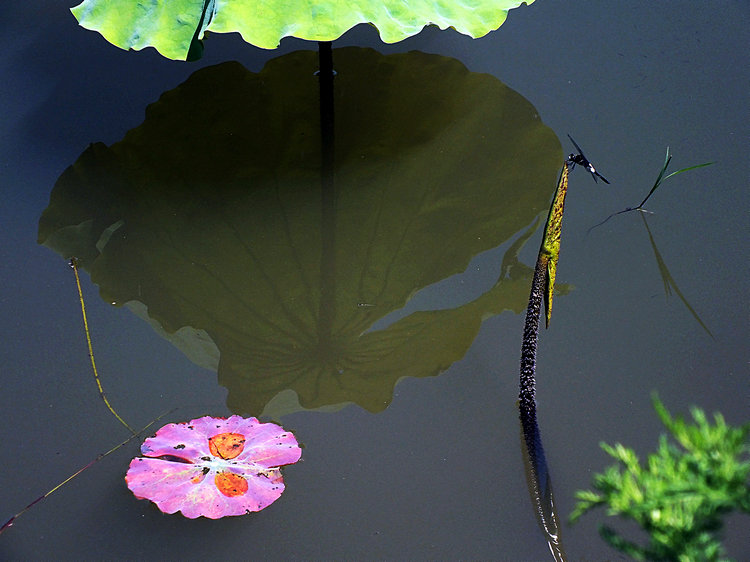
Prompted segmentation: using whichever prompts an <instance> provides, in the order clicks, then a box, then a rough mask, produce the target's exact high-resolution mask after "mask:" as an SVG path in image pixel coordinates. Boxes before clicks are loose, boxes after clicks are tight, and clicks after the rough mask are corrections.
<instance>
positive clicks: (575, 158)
mask: <svg viewBox="0 0 750 562" xmlns="http://www.w3.org/2000/svg"><path fill="white" fill-rule="evenodd" d="M568 138H569V139H570V142H572V143H573V146H575V147H576V150H577V151H578V154H572V153H571V154H569V155H568V158H567V159H566V163H568V164H570V165H571V169H572V168H575V166H576V164H578V165H579V166H583V167H584V168H586V169H587V170H588V171H589V172H590V173H591V177H592V178H594V181H595V182H597V183H599V182H598V180H597V179H596V177H597V176H599V177H600V178H601V180H602V181H603V182H604V183H607V184H608V183H609V182H608V181H607V178H605V177H604V176H603V175H601V174H600V173H599V172H597V171H596V168H594V165H593V164H592V163H591V162H589V159H588V158H586V155H585V154H584V153H583V150H581V147H580V146H578V143H577V142H576V141H574V140H573V137H571V136H570V135H568Z"/></svg>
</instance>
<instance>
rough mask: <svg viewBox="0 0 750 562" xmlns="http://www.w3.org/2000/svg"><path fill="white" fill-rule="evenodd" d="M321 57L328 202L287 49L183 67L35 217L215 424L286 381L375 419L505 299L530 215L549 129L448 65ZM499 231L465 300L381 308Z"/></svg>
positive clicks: (310, 77)
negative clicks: (209, 373)
mask: <svg viewBox="0 0 750 562" xmlns="http://www.w3.org/2000/svg"><path fill="white" fill-rule="evenodd" d="M333 56H334V62H335V66H336V69H337V72H338V74H337V76H336V80H335V92H334V96H335V164H334V166H335V170H334V174H335V194H334V195H335V197H333V198H332V199H333V202H332V203H331V202H330V201H329V203H328V204H326V205H324V204H323V198H322V197H321V166H320V160H321V157H320V154H321V147H320V122H319V114H320V113H319V106H318V99H319V94H318V79H317V78H316V77H315V76H314V71H315V70H316V69H317V56H316V53H315V52H312V51H302V52H296V53H291V54H289V55H284V56H283V57H279V58H278V59H275V60H273V61H270V62H269V63H268V65H267V66H266V68H264V69H263V71H261V72H260V73H258V74H255V73H251V72H248V71H247V70H246V69H245V68H243V67H242V66H241V65H239V64H238V63H224V64H221V65H217V66H214V67H209V68H206V69H202V70H200V71H197V72H196V73H194V74H193V75H192V76H191V77H190V78H189V79H188V80H187V81H186V82H185V83H183V84H182V85H180V86H179V87H178V88H175V89H174V90H171V91H169V92H165V93H164V94H163V95H162V97H161V99H160V100H159V102H157V103H154V104H152V105H151V106H149V108H148V109H147V111H146V120H145V122H144V123H143V124H142V125H140V126H139V127H137V128H136V129H133V130H131V131H130V132H128V133H127V135H126V136H125V138H124V139H123V140H121V141H119V142H117V143H115V144H114V145H112V146H111V147H106V146H104V145H103V144H100V143H97V144H94V145H92V146H91V147H90V148H89V149H87V150H86V151H85V152H84V153H83V154H82V155H81V157H80V158H79V159H78V161H77V162H76V163H75V164H74V165H73V166H71V167H70V168H69V169H68V170H67V171H66V172H65V173H64V174H63V175H62V176H61V177H60V179H59V180H58V182H57V185H56V186H55V188H54V190H53V192H52V195H51V199H50V205H49V207H48V208H47V209H46V210H45V212H44V214H43V216H42V218H41V220H40V225H39V240H40V242H43V243H44V244H46V245H48V246H50V247H52V248H54V249H56V250H57V251H59V252H60V253H61V254H62V255H63V256H65V257H66V258H69V257H70V255H72V254H74V255H76V257H78V259H79V263H80V264H81V266H82V267H83V268H84V269H85V270H87V271H89V272H90V274H91V278H92V280H93V281H94V282H95V283H96V284H97V285H99V288H100V291H101V295H102V297H103V298H104V299H105V300H106V302H109V303H115V304H116V305H118V306H119V305H122V304H124V303H138V305H139V307H140V310H141V311H142V312H143V313H144V316H145V315H147V317H148V318H149V319H150V320H151V321H152V322H153V323H154V324H156V325H157V327H158V329H159V330H160V332H161V333H163V334H165V335H166V337H168V338H170V340H171V341H173V342H174V343H175V344H176V345H178V346H179V347H180V349H182V350H183V351H184V352H185V353H186V354H187V355H188V356H189V357H190V358H191V359H193V360H194V361H196V363H199V364H201V365H205V366H207V367H210V368H213V369H217V370H218V376H219V382H220V383H221V384H222V385H223V386H225V387H226V388H227V389H228V390H229V395H228V398H227V403H228V405H229V407H230V409H231V410H232V411H233V412H235V413H249V414H257V413H259V412H262V411H263V410H264V408H265V407H266V405H267V404H268V403H269V401H270V400H272V399H273V398H274V397H276V396H277V395H279V394H280V393H282V392H284V391H287V390H291V391H294V393H296V395H297V396H298V399H299V403H300V404H301V405H302V406H303V407H305V408H320V407H326V406H329V405H336V404H341V403H345V402H356V403H357V404H359V405H361V406H362V407H363V408H365V409H367V410H370V411H373V412H377V411H381V410H383V409H384V408H385V407H386V406H387V405H388V404H389V403H390V401H391V399H392V394H393V387H394V385H395V384H396V381H398V380H399V379H400V378H402V377H427V376H434V375H437V374H439V373H441V372H442V371H445V370H446V369H447V368H448V367H450V365H451V364H452V363H454V362H455V361H458V360H459V359H461V358H462V357H463V355H464V354H465V353H466V350H467V349H469V347H470V346H471V344H472V342H473V340H474V338H475V336H476V334H477V332H478V331H479V328H480V326H481V324H482V321H483V320H484V319H485V318H488V317H490V316H492V315H494V314H499V313H501V312H503V311H504V310H513V311H515V312H520V311H522V310H525V308H526V302H527V298H528V287H529V282H530V279H531V270H530V268H529V267H528V266H524V265H523V264H519V263H518V260H517V257H516V256H517V253H518V251H519V248H520V246H522V244H523V241H524V240H525V238H523V237H519V235H518V233H519V232H522V231H525V230H526V229H527V228H528V226H529V225H530V224H532V223H533V221H534V219H535V218H536V217H537V216H538V215H539V213H540V212H542V211H543V210H546V209H547V207H548V205H549V197H550V195H551V189H552V187H553V186H554V182H555V180H556V177H557V173H558V169H559V163H560V162H561V161H562V150H561V147H560V144H559V141H558V140H557V138H556V136H555V135H554V133H553V132H552V131H551V130H550V129H549V128H548V127H546V126H545V125H544V124H543V123H542V121H541V120H540V118H539V116H538V114H537V112H536V110H535V109H534V107H533V106H532V105H531V104H529V103H528V101H527V100H525V99H524V98H523V97H522V96H520V95H519V94H518V93H516V92H514V91H513V90H511V89H509V88H507V87H506V86H504V85H503V84H502V83H500V82H499V81H498V80H497V79H496V78H494V77H492V76H490V75H487V74H477V73H472V72H469V71H468V70H467V69H466V68H465V67H464V66H463V65H461V64H460V63H459V62H457V61H455V60H453V59H449V58H446V57H440V56H436V55H426V54H423V53H416V52H413V53H408V54H399V55H388V56H383V55H380V54H379V53H377V52H375V51H373V50H371V49H359V48H346V49H335V50H334V53H333ZM509 240H516V241H517V242H514V243H513V245H511V244H510V243H508V244H507V246H506V250H505V258H502V257H500V256H498V259H497V271H496V275H497V277H494V276H493V277H492V278H489V279H487V282H486V285H484V286H483V287H482V288H481V289H480V290H477V291H476V292H475V293H474V294H473V295H471V296H462V297H461V300H458V301H454V302H452V303H451V304H450V305H440V306H442V307H443V308H442V309H440V310H418V311H414V310H411V311H410V312H409V313H406V312H402V309H403V307H404V306H405V305H406V304H407V303H408V302H409V301H410V298H411V297H412V295H413V294H414V293H415V292H417V291H419V290H420V289H423V288H425V287H428V286H430V285H432V284H435V283H438V282H441V281H443V280H445V279H446V278H449V277H451V276H453V275H458V274H462V273H463V272H464V271H465V270H466V268H467V266H468V264H469V262H470V261H471V259H472V258H473V257H474V256H476V255H477V254H479V253H480V252H484V251H487V250H491V249H494V248H497V247H498V246H500V245H501V244H504V243H506V242H507V241H509ZM501 261H504V265H505V266H506V267H502V268H501V266H500V262H501ZM493 282H494V284H493ZM141 303H142V304H141ZM265 415H277V412H276V411H273V412H271V411H266V412H265Z"/></svg>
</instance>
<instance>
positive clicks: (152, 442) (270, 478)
mask: <svg viewBox="0 0 750 562" xmlns="http://www.w3.org/2000/svg"><path fill="white" fill-rule="evenodd" d="M141 453H142V454H143V455H145V457H146V458H144V457H136V458H135V459H133V460H132V462H131V463H130V468H129V469H128V473H127V475H126V476H125V480H126V482H127V483H128V488H130V490H131V491H132V492H133V494H135V496H136V497H137V498H139V499H149V500H151V501H153V502H154V503H155V504H156V505H157V506H158V507H159V509H160V510H161V511H163V512H164V513H175V512H177V511H181V512H182V514H183V515H184V516H185V517H189V518H191V519H194V518H196V517H200V516H204V517H209V518H211V519H218V518H220V517H224V516H227V515H244V514H245V513H250V512H252V511H260V510H261V509H263V508H265V507H267V506H269V505H270V504H272V503H273V502H274V501H276V500H277V499H278V498H279V497H280V496H281V493H282V492H283V491H284V480H283V478H282V476H281V470H280V469H279V467H280V466H283V465H287V464H292V463H295V462H297V461H298V460H299V458H300V456H301V454H302V451H301V450H300V448H299V445H298V444H297V440H296V439H295V437H294V435H292V434H291V433H290V432H288V431H285V430H284V428H282V427H281V426H278V425H276V424H273V423H260V422H259V421H258V420H257V419H256V418H243V417H241V416H231V417H229V418H226V419H224V418H212V417H210V416H205V417H203V418H198V419H195V420H192V421H190V422H189V423H170V424H167V425H165V426H164V427H162V428H161V429H160V430H159V431H157V432H156V435H154V436H153V437H149V438H148V439H146V440H145V441H144V442H143V445H142V446H141Z"/></svg>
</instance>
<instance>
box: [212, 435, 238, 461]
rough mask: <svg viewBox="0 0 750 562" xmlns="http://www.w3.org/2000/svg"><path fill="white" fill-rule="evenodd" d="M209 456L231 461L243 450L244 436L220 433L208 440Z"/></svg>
mask: <svg viewBox="0 0 750 562" xmlns="http://www.w3.org/2000/svg"><path fill="white" fill-rule="evenodd" d="M208 448H209V450H210V451H211V454H212V455H213V456H215V457H220V458H222V459H233V458H234V457H236V456H237V455H239V454H240V453H241V452H242V449H244V448H245V436H244V435H242V434H241V433H220V434H219V435H214V436H213V437H211V438H210V439H209V440H208Z"/></svg>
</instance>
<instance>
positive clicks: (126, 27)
mask: <svg viewBox="0 0 750 562" xmlns="http://www.w3.org/2000/svg"><path fill="white" fill-rule="evenodd" d="M531 2H533V0H525V3H526V4H531ZM522 3H524V0H461V1H457V0H410V1H408V2H405V1H404V0H313V1H306V2H300V1H299V0H266V1H263V2H259V1H257V0H205V1H204V0H154V1H151V2H142V1H139V0H84V2H82V3H81V4H79V5H78V6H76V7H75V8H73V9H72V12H73V14H74V15H75V17H76V19H77V20H78V22H79V23H80V24H81V25H82V26H83V27H85V28H86V29H91V30H94V31H98V32H99V33H101V34H102V35H103V36H104V38H105V39H107V41H109V42H110V43H112V44H114V45H116V46H118V47H120V48H122V49H135V50H139V49H143V48H145V47H149V46H151V47H155V48H156V50H157V51H159V52H160V53H161V54H162V55H164V56H165V57H168V58H171V59H180V60H185V59H186V58H187V57H188V53H189V52H190V49H191V46H192V47H193V48H194V49H195V47H196V40H200V39H201V38H202V37H203V34H204V33H205V32H206V31H211V32H216V33H230V32H239V33H240V34H241V35H242V38H243V39H244V40H245V41H247V42H248V43H250V44H252V45H256V46H258V47H262V48H264V49H274V48H276V47H277V46H278V45H279V41H280V40H281V39H282V38H283V37H298V38H300V39H309V40H311V41H333V40H334V39H337V38H338V37H340V36H341V35H342V34H344V33H345V32H346V31H347V30H349V29H351V28H352V27H354V26H355V25H357V24H360V23H371V24H373V25H374V26H375V27H377V28H378V30H379V32H380V36H381V38H382V39H383V41H385V42H386V43H395V42H397V41H401V40H402V39H405V38H406V37H409V36H411V35H415V34H417V33H419V32H420V31H421V30H422V28H423V27H424V26H425V25H428V24H434V25H437V26H439V27H440V28H441V29H446V28H448V27H452V28H454V29H456V30H457V31H459V32H460V33H464V34H466V35H470V36H471V37H481V36H483V35H486V34H487V33H489V32H490V31H492V30H494V29H497V28H498V27H500V25H502V23H503V22H504V21H505V18H506V17H507V14H508V10H511V9H512V8H516V7H518V6H519V5H521V4H522Z"/></svg>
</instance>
